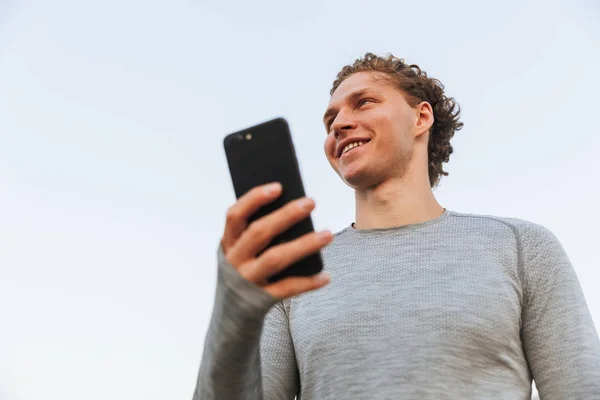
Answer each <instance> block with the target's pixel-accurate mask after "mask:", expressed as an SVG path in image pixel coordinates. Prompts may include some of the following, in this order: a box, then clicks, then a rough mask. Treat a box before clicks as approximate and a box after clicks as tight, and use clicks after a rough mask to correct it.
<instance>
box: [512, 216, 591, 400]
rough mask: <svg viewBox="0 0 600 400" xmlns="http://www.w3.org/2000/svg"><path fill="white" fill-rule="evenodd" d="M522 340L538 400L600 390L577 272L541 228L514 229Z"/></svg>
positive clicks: (581, 396) (588, 394) (585, 395)
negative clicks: (516, 247) (520, 284)
mask: <svg viewBox="0 0 600 400" xmlns="http://www.w3.org/2000/svg"><path fill="white" fill-rule="evenodd" d="M517 232H518V241H519V258H520V268H521V271H522V275H521V276H522V279H523V282H522V284H523V313H522V332H521V334H522V340H523V346H524V350H525V354H526V357H527V361H528V363H529V367H530V369H531V372H532V374H533V379H534V380H535V383H536V387H537V389H538V392H539V395H540V399H541V400H552V399H557V400H558V399H591V398H597V397H598V396H599V395H600V340H599V339H598V334H597V332H596V328H595V327H594V323H593V321H592V318H591V315H590V312H589V310H588V307H587V304H586V301H585V298H584V296H583V292H582V290H581V286H580V284H579V281H578V279H577V275H576V274H575V271H574V270H573V267H572V265H571V263H570V261H569V258H568V257H567V255H566V253H565V251H564V249H563V247H562V245H561V244H560V243H559V241H558V240H557V238H556V237H555V236H554V235H553V234H552V233H551V232H550V231H549V230H547V229H546V228H544V227H542V226H539V225H535V224H525V225H522V226H520V227H518V228H517Z"/></svg>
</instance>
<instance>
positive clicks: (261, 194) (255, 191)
mask: <svg viewBox="0 0 600 400" xmlns="http://www.w3.org/2000/svg"><path fill="white" fill-rule="evenodd" d="M281 190H282V187H281V184H280V183H278V182H275V183H270V184H267V185H261V186H257V187H255V188H252V189H251V190H249V191H248V193H246V194H244V195H243V196H241V197H240V198H239V199H238V200H237V202H236V203H235V204H234V205H233V206H231V207H230V208H229V210H227V216H226V221H225V231H224V233H223V238H222V239H221V247H222V248H223V251H224V252H227V251H228V250H229V248H230V247H232V246H233V245H234V244H235V242H236V241H237V239H238V238H239V237H240V236H241V235H242V233H243V232H244V230H245V229H246V226H247V225H248V218H250V216H252V214H254V213H255V212H257V211H258V210H259V209H260V208H261V207H262V206H265V205H267V204H269V203H271V202H272V201H274V200H275V199H276V198H277V197H278V196H279V195H281Z"/></svg>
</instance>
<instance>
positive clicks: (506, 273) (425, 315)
mask: <svg viewBox="0 0 600 400" xmlns="http://www.w3.org/2000/svg"><path fill="white" fill-rule="evenodd" d="M323 257H324V262H325V269H326V270H327V271H328V272H329V273H330V274H331V282H330V283H329V285H327V286H325V287H324V288H321V289H319V290H317V291H314V292H308V293H304V294H302V295H300V296H297V297H294V298H291V299H286V300H283V301H277V299H275V298H273V297H272V296H270V295H269V294H268V293H266V292H265V291H264V290H262V289H261V288H260V287H258V286H256V285H254V284H252V283H250V282H248V281H246V280H244V279H243V278H242V277H241V276H240V275H239V274H238V273H237V271H236V270H235V269H234V268H233V267H232V266H231V265H230V264H228V262H227V261H226V259H225V258H224V256H223V254H222V252H221V251H219V253H218V283H217V290H216V298H215V303H214V310H213V315H212V319H211V322H210V326H209V329H208V333H207V335H206V341H205V345H204V352H203V356H202V361H201V366H200V372H199V376H198V382H197V386H196V391H195V393H194V399H195V400H209V399H211V400H212V399H216V400H234V399H240V400H242V399H243V400H262V399H268V400H292V399H294V397H295V396H297V397H298V399H301V400H323V399H332V400H333V399H336V400H337V399H340V400H358V399H361V400H362V399H510V400H526V399H530V398H531V381H532V379H534V380H535V382H536V386H537V388H538V391H539V393H540V398H541V399H542V400H553V399H557V400H558V399H560V400H566V399H569V400H573V399H585V400H589V399H600V340H599V339H598V334H597V331H596V329H595V327H594V324H593V322H592V318H591V316H590V313H589V310H588V307H587V305H586V302H585V299H584V296H583V293H582V291H581V287H580V285H579V281H578V280H577V276H576V274H575V272H574V270H573V267H572V266H571V264H570V262H569V259H568V258H567V255H566V254H565V252H564V250H563V248H562V246H561V245H560V243H559V242H558V240H557V239H556V237H555V236H554V235H553V234H552V233H551V232H550V231H548V230H547V229H545V228H544V227H542V226H539V225H536V224H533V223H530V222H526V221H522V220H517V219H508V218H498V217H490V216H478V215H468V214H460V213H456V212H452V211H445V212H444V214H443V215H442V216H440V217H439V218H437V219H434V220H431V221H428V222H425V223H421V224H414V225H408V226H403V227H399V228H390V229H371V230H356V229H354V228H352V227H351V226H349V227H348V228H346V229H344V230H342V231H341V232H338V233H337V234H336V235H335V237H334V240H333V242H332V243H330V244H329V245H328V246H327V247H326V248H325V249H324V250H323Z"/></svg>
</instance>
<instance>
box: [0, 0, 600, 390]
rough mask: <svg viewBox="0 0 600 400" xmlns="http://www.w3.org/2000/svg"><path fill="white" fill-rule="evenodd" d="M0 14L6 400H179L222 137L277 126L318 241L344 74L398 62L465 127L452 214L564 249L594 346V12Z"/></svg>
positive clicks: (57, 9) (212, 234)
mask: <svg viewBox="0 0 600 400" xmlns="http://www.w3.org/2000/svg"><path fill="white" fill-rule="evenodd" d="M366 4H367V2H359V1H348V0H344V1H342V0H339V1H316V0H308V1H303V2H294V3H293V4H287V3H286V2H281V1H275V0H272V1H264V0H263V1H252V2H243V1H237V2H218V1H212V2H204V1H177V0H171V1H162V2H159V1H116V0H105V1H101V2H100V1H97V2H89V1H88V2H81V1H64V0H54V1H52V2H48V1H45V2H44V1H39V0H38V1H16V0H15V1H11V0H0V321H1V326H0V354H2V356H1V357H0V398H2V399H10V400H13V399H15V400H30V399H31V400H32V399H42V398H43V399H61V400H70V399H77V400H79V399H86V400H95V399H114V400H120V399H128V400H133V399H144V400H154V399H157V400H158V399H165V398H168V399H190V398H191V395H192V392H193V389H194V386H195V380H196V374H197V371H198V367H199V362H200V356H201V352H202V346H203V341H204V335H205V333H206V329H207V326H208V322H209V318H210V313H211V311H212V303H213V293H214V286H215V272H216V264H215V254H216V248H217V243H218V240H219V237H220V235H221V232H222V229H223V217H224V213H225V211H226V209H227V207H228V206H229V205H230V204H231V203H232V202H233V201H234V195H233V189H232V187H231V184H230V180H229V174H228V170H227V166H226V161H225V157H224V154H223V150H222V138H223V137H224V136H225V135H226V134H227V133H229V132H231V131H233V130H236V129H240V128H244V127H246V126H249V125H252V124H255V123H258V122H262V121H264V120H266V119H270V118H272V117H276V116H284V117H286V118H287V119H288V121H289V122H290V125H291V128H292V131H293V136H294V140H295V142H296V146H297V153H298V156H299V159H300V163H301V170H302V173H303V176H304V179H305V185H306V189H307V192H308V193H309V195H311V196H313V197H314V198H315V200H316V202H317V210H316V211H315V213H314V216H313V218H314V222H315V225H316V227H317V228H318V229H322V228H329V229H332V230H334V231H336V230H339V229H342V228H343V227H345V226H347V225H348V224H349V223H350V222H352V220H353V212H354V204H353V194H352V192H351V191H350V189H348V188H347V187H345V186H344V185H343V183H342V182H341V181H340V180H339V179H338V178H337V176H336V175H335V174H334V173H333V171H332V170H330V168H329V165H328V164H327V161H326V159H325V157H324V155H323V152H322V143H323V140H324V138H325V132H324V129H323V127H322V125H321V116H322V113H323V111H324V109H325V106H326V104H327V101H328V92H329V88H330V85H331V83H332V81H333V79H334V77H335V74H336V73H337V71H338V69H339V68H341V67H342V66H343V65H345V64H347V63H350V62H352V61H353V60H354V59H355V58H357V57H359V56H361V55H363V54H364V53H365V52H366V51H371V52H375V53H380V54H382V53H386V52H392V53H394V54H396V55H398V56H400V57H404V58H405V59H407V61H409V62H414V63H417V64H419V65H420V66H421V67H422V68H423V69H425V70H426V71H427V72H428V73H429V74H430V75H431V76H434V77H437V78H439V79H440V80H441V81H442V82H443V83H444V84H445V85H446V89H447V93H448V94H449V95H451V96H454V97H455V98H456V99H457V100H458V102H459V103H460V104H461V106H462V108H463V121H464V123H465V128H464V129H463V130H462V131H460V132H459V133H458V134H457V136H456V138H455V140H454V142H453V144H454V147H455V153H454V154H453V156H452V158H451V162H450V163H449V165H448V167H447V170H448V171H449V172H450V176H449V177H448V178H445V179H444V180H443V183H442V186H441V187H440V188H439V189H438V190H437V191H436V193H437V196H438V198H439V200H440V202H441V203H442V205H443V206H445V207H447V208H449V209H451V210H454V211H459V212H469V213H482V214H493V215H500V216H510V217H518V218H524V219H528V220H531V221H534V222H537V223H540V224H542V225H545V226H547V227H548V228H550V229H551V230H552V231H553V232H554V233H555V234H556V235H557V236H558V237H559V239H560V240H561V241H562V243H563V244H564V246H565V248H566V250H567V252H568V254H569V255H570V257H571V260H572V261H573V264H574V268H575V270H576V272H577V274H578V276H579V278H580V281H581V284H582V287H583V290H584V293H585V295H586V298H587V301H588V304H589V308H590V310H591V312H592V315H593V318H594V320H595V323H596V326H597V327H600V292H599V291H598V290H597V287H598V279H599V278H600V272H599V269H598V268H599V266H600V253H599V252H598V236H599V235H598V228H599V227H600V207H599V205H600V188H599V186H598V184H597V168H598V162H599V160H598V146H599V145H600V129H599V128H598V122H597V117H598V93H599V91H600V83H599V82H600V81H599V80H598V76H597V72H598V71H600V49H599V47H600V46H599V43H600V28H599V26H600V24H598V21H599V15H600V6H599V5H598V3H597V2H595V1H593V0H587V1H586V0H579V1H569V2H567V1H504V2H502V3H500V2H496V4H490V3H489V2H475V1H472V2H468V1H453V2H445V1H428V2H410V3H409V2H398V1H388V2H382V1H371V2H370V5H369V6H367V5H366Z"/></svg>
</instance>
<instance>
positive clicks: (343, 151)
mask: <svg viewBox="0 0 600 400" xmlns="http://www.w3.org/2000/svg"><path fill="white" fill-rule="evenodd" d="M365 143H367V142H353V143H350V144H349V145H347V146H346V147H344V150H342V154H344V153H345V152H347V151H348V150H350V149H353V148H355V147H357V146H362V145H363V144H365Z"/></svg>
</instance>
